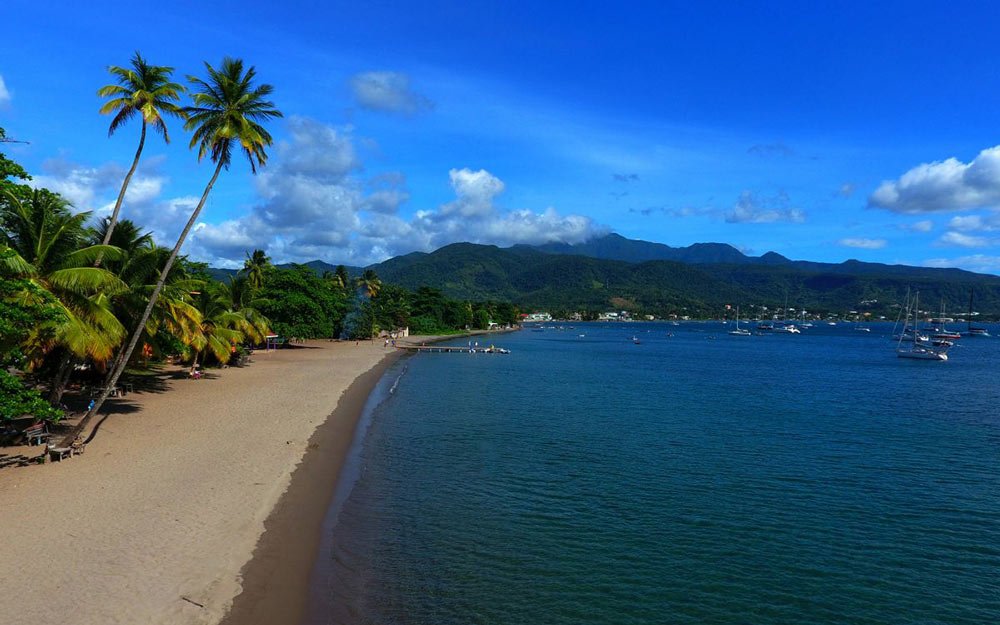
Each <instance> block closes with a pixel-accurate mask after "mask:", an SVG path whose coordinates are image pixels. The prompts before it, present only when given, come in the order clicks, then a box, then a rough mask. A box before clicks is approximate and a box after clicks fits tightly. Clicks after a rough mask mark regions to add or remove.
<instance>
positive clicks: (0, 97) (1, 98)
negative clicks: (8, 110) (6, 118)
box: [0, 76, 11, 106]
mask: <svg viewBox="0 0 1000 625" xmlns="http://www.w3.org/2000/svg"><path fill="white" fill-rule="evenodd" d="M10 101H11V95H10V91H9V90H8V89H7V83H5V82H4V81H3V76H0V106H6V105H8V104H10Z"/></svg>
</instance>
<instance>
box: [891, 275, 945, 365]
mask: <svg viewBox="0 0 1000 625" xmlns="http://www.w3.org/2000/svg"><path fill="white" fill-rule="evenodd" d="M919 295H920V292H919V291H918V292H917V293H916V294H915V295H914V296H913V335H914V336H915V337H918V338H916V339H915V340H914V341H913V344H912V345H907V346H905V347H904V346H903V335H904V334H906V330H905V328H906V327H907V326H908V325H909V322H910V307H909V302H907V307H906V321H904V322H903V327H904V330H903V332H902V333H901V334H900V338H899V341H898V342H897V343H896V355H897V356H899V357H900V358H910V359H913V360H948V354H947V353H946V352H947V351H948V347H950V345H942V346H940V347H936V346H934V345H932V344H930V343H927V342H924V341H921V340H919V337H920V327H919V321H918V319H919V317H918V315H919V311H920V307H919V306H918V301H919Z"/></svg>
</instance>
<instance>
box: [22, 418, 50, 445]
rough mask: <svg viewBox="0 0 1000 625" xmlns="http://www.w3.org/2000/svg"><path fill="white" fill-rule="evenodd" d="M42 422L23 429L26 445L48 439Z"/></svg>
mask: <svg viewBox="0 0 1000 625" xmlns="http://www.w3.org/2000/svg"><path fill="white" fill-rule="evenodd" d="M46 429H47V428H46V426H45V424H44V423H36V424H35V425H32V426H31V427H29V428H28V429H26V430H25V431H24V440H25V442H27V443H28V445H41V444H42V443H43V442H45V441H47V440H48V439H49V436H50V434H49V433H48V432H47V431H46Z"/></svg>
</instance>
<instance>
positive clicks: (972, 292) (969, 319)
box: [966, 289, 976, 334]
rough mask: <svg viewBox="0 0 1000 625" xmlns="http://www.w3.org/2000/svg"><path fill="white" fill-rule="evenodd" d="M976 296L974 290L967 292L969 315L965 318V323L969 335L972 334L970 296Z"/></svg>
mask: <svg viewBox="0 0 1000 625" xmlns="http://www.w3.org/2000/svg"><path fill="white" fill-rule="evenodd" d="M975 294H976V289H970V290H969V315H968V316H967V317H966V321H968V322H969V334H972V296H973V295H975Z"/></svg>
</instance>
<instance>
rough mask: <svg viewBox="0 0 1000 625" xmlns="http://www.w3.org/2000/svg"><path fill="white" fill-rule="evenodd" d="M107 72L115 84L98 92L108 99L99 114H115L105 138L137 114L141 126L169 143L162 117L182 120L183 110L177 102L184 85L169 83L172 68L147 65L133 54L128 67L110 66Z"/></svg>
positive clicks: (137, 53)
mask: <svg viewBox="0 0 1000 625" xmlns="http://www.w3.org/2000/svg"><path fill="white" fill-rule="evenodd" d="M108 72H109V73H110V74H111V75H112V76H114V77H115V79H116V80H117V82H118V84H115V85H106V86H104V87H101V88H100V89H98V90H97V95H99V96H101V97H102V98H108V101H107V102H105V103H104V106H102V107H101V114H102V115H109V114H111V113H114V114H115V116H114V118H112V120H111V125H110V126H109V127H108V136H111V135H113V134H114V133H115V131H116V130H118V128H119V127H121V126H122V125H123V124H124V123H125V122H127V121H128V120H130V119H132V118H133V117H135V116H136V115H137V114H138V115H141V116H142V122H143V125H144V126H145V125H146V124H150V125H152V126H153V129H154V130H156V132H158V133H160V134H161V135H163V140H164V141H166V142H167V143H169V142H170V135H169V134H168V132H167V124H166V122H165V121H164V119H163V117H164V115H173V116H176V117H183V112H182V109H181V107H180V106H178V105H177V104H176V102H178V101H180V99H181V94H182V93H184V85H181V84H178V83H175V82H171V81H170V75H171V74H173V72H174V68H172V67H166V66H163V65H150V64H149V63H148V62H147V61H146V59H144V58H142V55H141V54H140V53H139V52H136V53H135V54H133V55H132V61H131V63H130V66H129V67H118V66H116V65H112V66H111V67H109V68H108Z"/></svg>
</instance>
